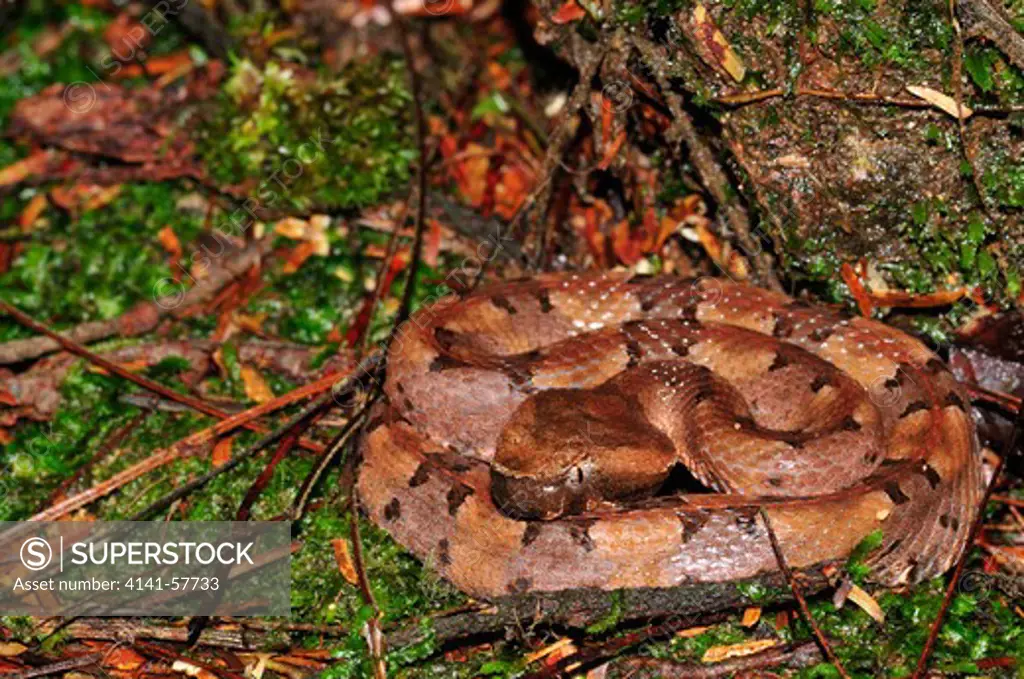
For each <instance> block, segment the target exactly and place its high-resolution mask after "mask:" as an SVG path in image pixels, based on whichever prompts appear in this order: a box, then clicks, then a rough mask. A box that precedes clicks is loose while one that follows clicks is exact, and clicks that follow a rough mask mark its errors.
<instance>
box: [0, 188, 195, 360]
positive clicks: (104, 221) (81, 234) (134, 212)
mask: <svg viewBox="0 0 1024 679" xmlns="http://www.w3.org/2000/svg"><path fill="white" fill-rule="evenodd" d="M179 195H180V191H178V190H177V189H175V188H174V186H173V185H172V184H139V185H126V186H125V187H124V188H123V190H122V192H121V194H120V195H119V196H118V197H117V198H116V199H115V200H114V201H113V203H112V204H110V205H108V206H106V207H104V208H101V209H99V210H95V211H90V212H86V213H84V214H82V215H79V216H78V217H76V218H72V217H70V216H68V215H66V214H64V213H61V212H56V211H50V212H48V213H47V218H48V219H49V220H50V225H49V227H42V228H38V229H36V230H35V231H33V232H32V234H31V236H30V237H29V238H28V240H27V241H26V242H25V246H24V249H23V251H22V252H21V254H20V255H19V256H18V257H17V258H16V259H15V260H14V262H13V264H12V266H11V269H10V270H9V271H8V272H7V273H5V274H2V275H0V290H3V296H4V299H6V300H7V301H8V302H11V303H12V304H14V305H16V306H18V307H20V308H21V309H22V310H24V311H26V312H28V313H30V314H32V315H34V316H36V317H38V318H45V319H49V320H50V321H51V322H53V321H56V322H57V323H73V322H79V321H84V320H96V319H105V318H114V317H116V316H119V315H121V314H123V313H125V312H126V311H127V310H128V309H129V308H131V307H132V306H133V305H134V304H136V303H137V302H140V301H143V300H151V299H153V297H154V295H155V293H156V291H157V290H159V289H160V288H159V287H158V284H159V283H160V282H161V281H162V280H164V279H166V278H168V277H170V276H172V275H173V274H174V272H172V271H171V269H170V267H169V266H168V263H167V258H168V257H167V253H166V252H165V251H164V250H163V248H162V247H161V246H160V245H159V243H158V241H157V238H156V234H157V233H158V232H159V231H160V229H162V228H163V227H164V226H167V225H173V228H174V230H175V232H176V234H177V235H178V237H179V238H180V239H181V240H182V241H184V242H187V241H188V240H190V239H191V238H194V237H195V236H196V235H197V234H198V233H199V230H200V228H201V218H199V217H190V216H187V215H184V214H182V213H181V211H180V210H178V209H177V207H176V205H175V203H176V200H177V197H178V196H179ZM25 334H26V332H25V331H23V330H21V329H20V328H18V327H17V326H15V325H14V324H13V323H11V322H10V321H7V320H2V321H0V340H3V339H8V338H12V337H15V336H19V335H25Z"/></svg>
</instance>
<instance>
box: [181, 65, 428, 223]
mask: <svg viewBox="0 0 1024 679" xmlns="http://www.w3.org/2000/svg"><path fill="white" fill-rule="evenodd" d="M405 77H406V76H405V72H404V69H403V67H402V65H401V62H398V61H393V60H391V61H388V60H384V59H378V60H372V61H369V62H366V63H361V64H358V65H352V66H350V67H348V68H347V69H346V70H345V71H344V72H343V73H341V74H340V75H339V76H338V77H337V78H335V79H333V80H323V79H318V80H316V81H315V82H307V81H305V80H303V79H300V78H299V77H298V76H297V74H296V73H295V72H294V71H293V70H292V69H291V68H289V67H285V66H280V65H278V64H277V63H276V62H270V63H268V64H267V65H266V66H265V67H263V68H262V69H259V68H257V67H256V66H254V65H253V64H252V63H251V62H249V61H240V62H237V63H236V64H234V65H233V67H232V75H231V78H230V80H229V81H228V82H227V83H226V85H225V87H224V91H223V93H222V94H221V96H220V98H219V100H218V102H217V104H216V108H215V109H212V110H210V111H208V112H207V113H206V114H205V116H204V117H203V121H202V125H201V128H200V130H199V133H198V135H197V136H198V140H199V142H200V145H201V148H200V153H201V155H202V156H203V158H204V160H205V161H206V164H207V166H208V167H209V168H210V171H211V173H212V174H213V175H214V177H216V179H217V181H218V182H221V183H225V184H232V183H240V182H243V181H245V180H250V181H253V182H255V183H256V185H257V190H256V191H255V192H254V193H255V194H256V200H257V201H258V203H259V204H260V205H261V206H263V207H269V208H298V209H309V208H311V207H314V206H315V207H317V208H319V209H328V208H352V207H359V206H364V205H370V204H373V203H376V202H377V201H379V200H380V199H381V198H382V197H383V196H385V195H388V194H391V193H393V192H394V191H395V190H396V188H397V187H401V186H404V185H405V184H406V183H407V181H408V179H409V176H410V171H409V164H410V161H411V160H413V159H414V158H415V155H416V153H415V150H414V149H413V147H412V142H411V136H410V132H409V122H410V118H409V111H410V106H411V104H410V97H409V94H408V92H407V91H406V88H405Z"/></svg>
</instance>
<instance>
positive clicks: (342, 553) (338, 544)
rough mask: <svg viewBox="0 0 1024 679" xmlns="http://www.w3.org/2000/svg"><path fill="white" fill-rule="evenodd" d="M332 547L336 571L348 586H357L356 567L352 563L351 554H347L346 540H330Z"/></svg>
mask: <svg viewBox="0 0 1024 679" xmlns="http://www.w3.org/2000/svg"><path fill="white" fill-rule="evenodd" d="M331 545H332V546H333V547H334V561H335V562H336V563H337V564H338V571H339V572H340V573H341V575H342V577H344V578H345V581H346V582H348V584H350V585H356V584H359V576H358V575H357V574H356V566H355V563H354V562H353V561H352V554H351V552H349V548H348V540H347V539H345V538H337V539H334V540H331Z"/></svg>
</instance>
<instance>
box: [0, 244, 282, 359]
mask: <svg viewBox="0 0 1024 679" xmlns="http://www.w3.org/2000/svg"><path fill="white" fill-rule="evenodd" d="M269 252H270V240H269V239H266V240H263V241H259V242H256V243H252V244H250V245H249V246H247V247H245V248H243V249H241V250H239V251H238V252H237V253H235V254H234V255H232V256H230V257H227V258H226V259H225V260H224V262H223V264H222V265H221V266H217V267H212V268H211V269H210V271H209V273H208V275H207V276H206V277H205V278H204V279H203V280H202V281H200V282H199V283H197V284H196V285H194V286H193V287H191V288H190V289H189V290H188V291H187V292H184V293H183V294H182V295H177V294H175V295H167V296H164V297H160V298H158V299H156V300H154V301H152V302H141V303H139V304H137V305H136V306H134V307H133V308H132V309H131V310H129V311H128V312H127V313H125V314H123V315H122V316H118V317H117V318H112V319H110V320H106V321H89V322H86V323H81V324H79V325H76V326H75V327H74V328H71V329H69V330H67V331H66V332H64V333H63V334H64V336H65V337H67V338H68V339H69V340H71V341H73V342H76V343H78V344H87V343H89V342H97V341H99V340H103V339H107V338H109V337H134V336H138V335H144V334H146V333H148V332H150V331H152V330H153V329H154V328H155V327H156V325H157V323H158V322H159V321H160V320H161V319H162V318H164V317H165V316H168V315H171V316H176V315H178V314H180V313H181V312H182V311H183V310H185V309H187V308H189V307H192V306H195V305H197V304H204V303H206V302H208V301H209V300H210V299H212V298H213V297H214V296H215V295H216V294H217V292H218V291H220V290H221V289H222V288H224V287H225V286H226V285H228V284H229V283H231V282H232V281H234V280H235V279H236V278H239V277H240V276H242V275H244V274H245V272H247V271H248V270H249V269H250V267H252V265H253V264H256V263H258V262H260V261H261V260H262V259H263V257H265V256H266V255H267V253H269ZM60 347H61V343H60V342H59V341H58V340H56V339H54V338H53V337H52V336H46V337H30V338H27V339H20V340H11V341H10V342H5V343H3V344H0V365H3V364H11V363H20V362H21V361H28V360H31V359H33V358H39V357H40V356H43V355H45V354H48V353H51V352H54V351H57V350H58V349H60Z"/></svg>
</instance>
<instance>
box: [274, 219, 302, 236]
mask: <svg viewBox="0 0 1024 679" xmlns="http://www.w3.org/2000/svg"><path fill="white" fill-rule="evenodd" d="M274 233H276V234H277V235H279V236H284V237H285V238H291V239H292V240H305V236H306V220H304V219H299V218H298V217H285V218H284V219H281V220H279V221H277V222H276V223H275V224H274Z"/></svg>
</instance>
